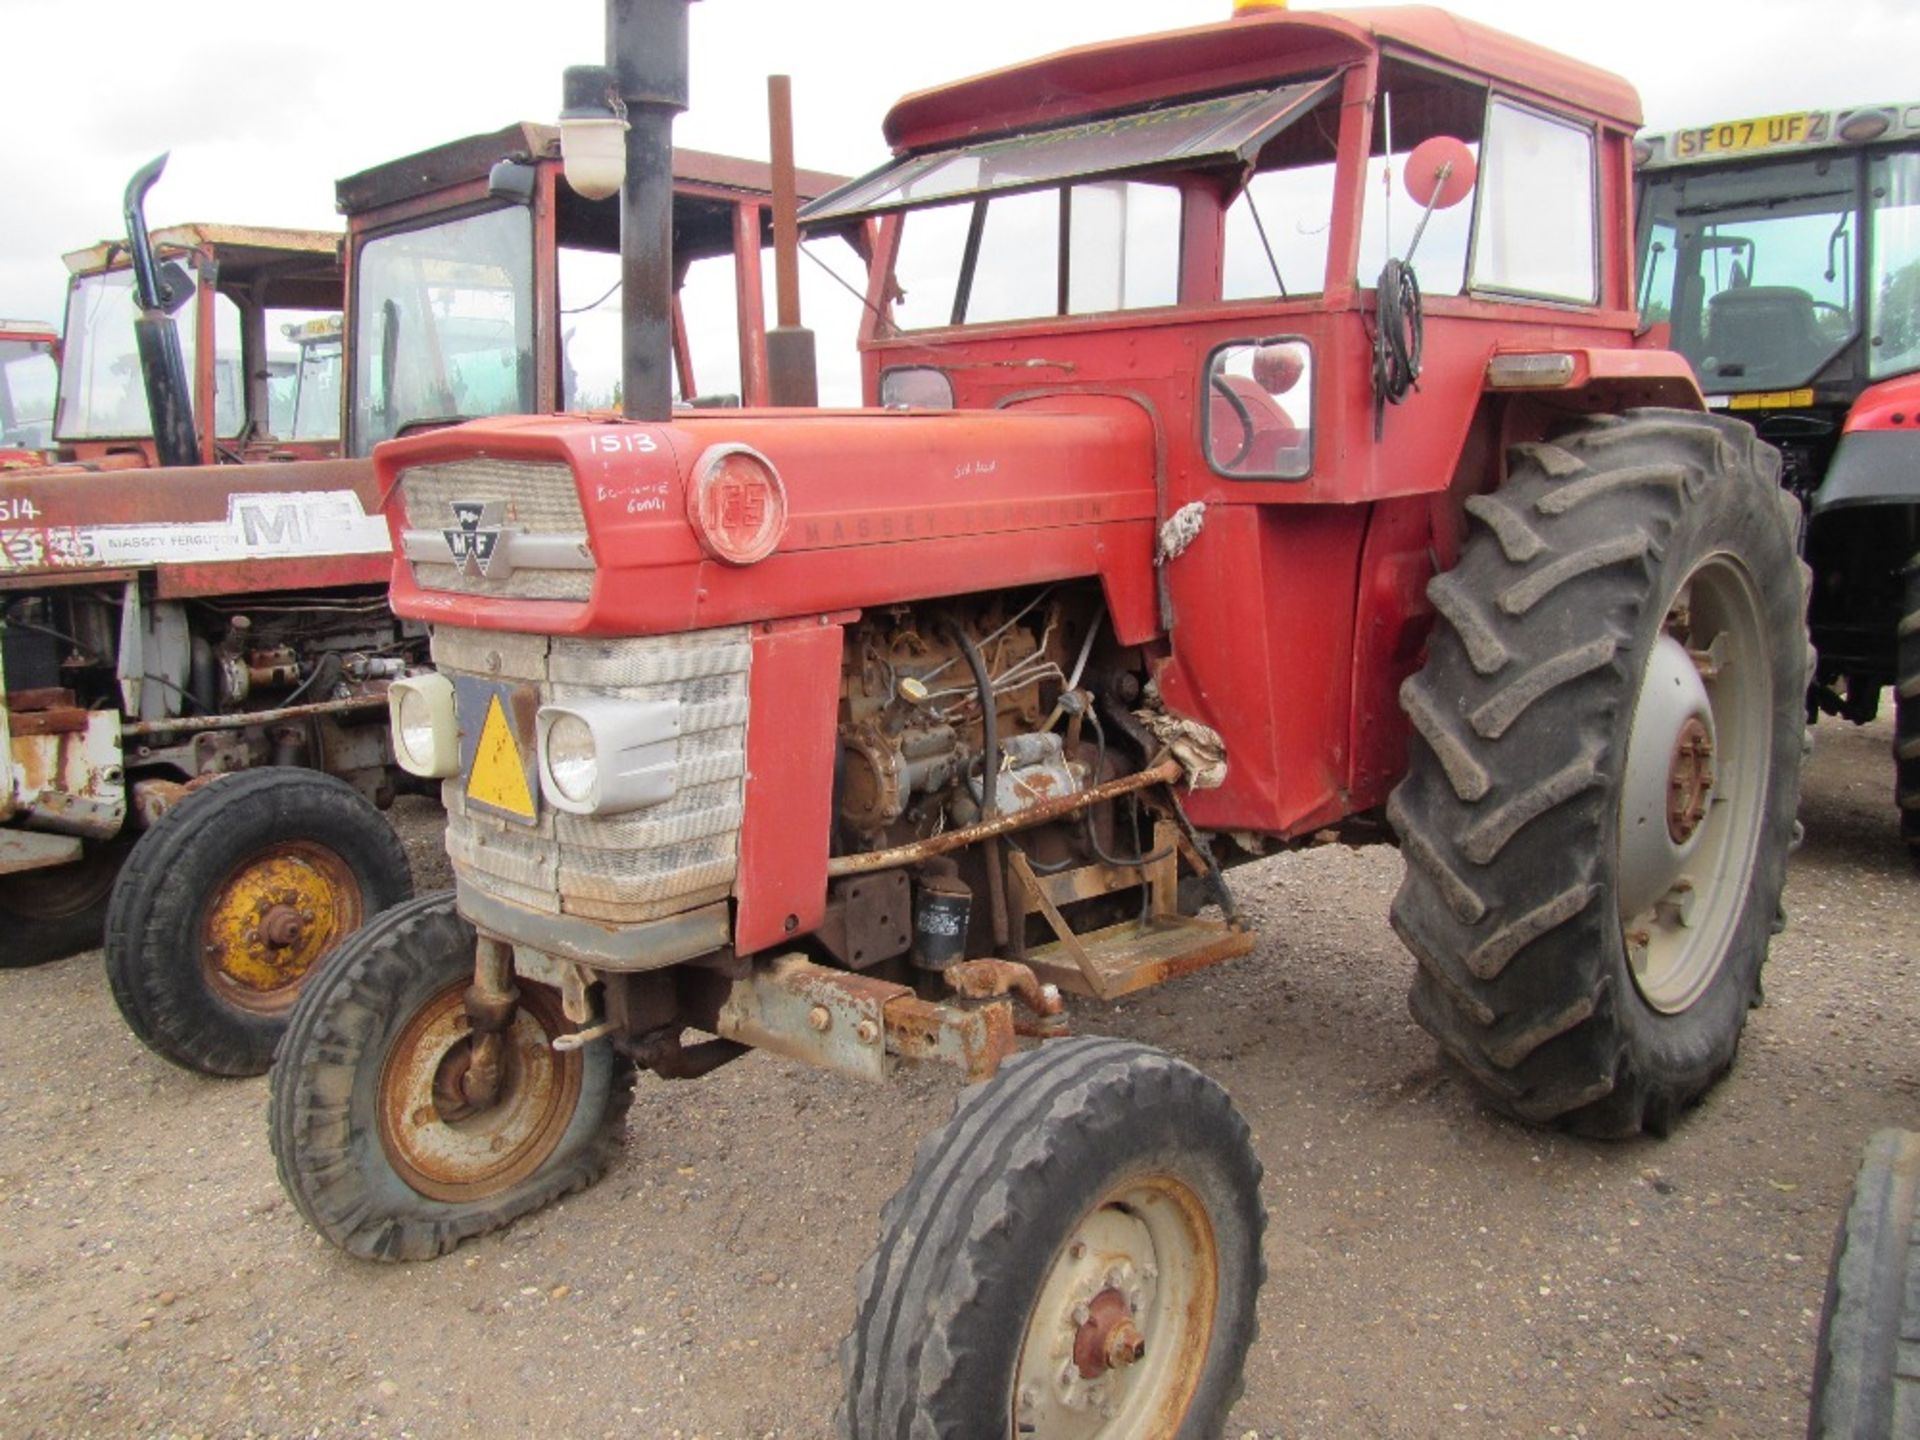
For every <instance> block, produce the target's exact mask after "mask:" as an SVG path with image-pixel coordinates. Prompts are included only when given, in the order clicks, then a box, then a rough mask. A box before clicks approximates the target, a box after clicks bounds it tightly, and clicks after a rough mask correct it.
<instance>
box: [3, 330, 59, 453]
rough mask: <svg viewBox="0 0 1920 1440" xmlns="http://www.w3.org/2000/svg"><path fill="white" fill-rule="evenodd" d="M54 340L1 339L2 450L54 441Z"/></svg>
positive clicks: (40, 447) (38, 446)
mask: <svg viewBox="0 0 1920 1440" xmlns="http://www.w3.org/2000/svg"><path fill="white" fill-rule="evenodd" d="M53 385H54V368H53V342H52V341H51V340H26V339H9V340H0V450H45V449H47V448H49V447H50V446H51V445H52V443H53Z"/></svg>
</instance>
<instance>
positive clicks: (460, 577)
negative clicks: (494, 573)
mask: <svg viewBox="0 0 1920 1440" xmlns="http://www.w3.org/2000/svg"><path fill="white" fill-rule="evenodd" d="M400 495H401V498H402V500H403V501H404V502H405V504H406V507H407V524H408V525H409V526H410V527H411V528H413V529H415V530H424V531H428V532H431V533H433V534H438V533H440V532H441V531H443V530H446V529H448V528H450V527H451V526H453V524H454V523H455V522H454V515H453V504H454V502H455V501H456V500H463V501H464V500H478V501H487V500H493V501H499V502H502V503H503V504H504V506H505V508H506V514H505V522H506V523H507V524H508V525H511V526H513V527H514V528H515V529H516V530H518V531H520V532H521V533H523V534H527V535H541V536H547V535H552V536H559V537H562V538H564V539H567V540H573V541H577V542H579V543H580V544H581V545H585V544H586V543H587V519H586V516H585V515H583V514H581V512H580V491H579V488H578V487H577V486H576V485H575V483H574V478H573V471H572V470H571V469H570V468H569V467H568V466H566V465H564V464H535V463H530V462H528V461H524V460H455V461H451V462H449V463H448V464H445V465H414V466H410V467H409V468H408V469H406V470H404V471H402V472H401V475H400ZM412 568H413V581H414V584H416V585H418V586H419V587H420V588H421V589H422V590H451V591H454V592H456V593H458V594H462V595H504V596H510V597H512V598H514V599H518V600H586V599H589V598H591V596H592V593H593V571H591V570H542V569H536V568H535V567H533V566H529V565H516V566H515V567H514V569H513V571H512V573H511V574H508V575H507V576H506V577H505V578H499V577H494V578H489V577H488V576H485V575H476V574H472V573H470V572H468V571H463V570H460V569H458V568H457V567H455V565H454V563H453V555H452V552H450V551H449V552H448V554H447V558H446V563H445V564H439V563H435V562H432V561H426V560H422V559H420V558H419V557H418V556H415V557H414V558H413V560H412Z"/></svg>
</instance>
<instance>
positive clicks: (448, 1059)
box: [378, 977, 585, 1204]
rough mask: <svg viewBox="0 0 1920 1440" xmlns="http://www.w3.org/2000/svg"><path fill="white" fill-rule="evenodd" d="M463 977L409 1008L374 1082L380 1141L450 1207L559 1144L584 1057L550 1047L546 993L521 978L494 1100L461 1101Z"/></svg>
mask: <svg viewBox="0 0 1920 1440" xmlns="http://www.w3.org/2000/svg"><path fill="white" fill-rule="evenodd" d="M467 983H468V982H467V979H466V978H465V977H462V978H461V979H459V980H457V981H455V982H454V983H452V984H450V985H448V986H447V987H446V988H444V989H442V990H441V991H440V992H439V993H438V994H436V995H434V996H433V997H432V998H430V999H429V1000H428V1001H427V1002H426V1003H425V1004H424V1005H422V1006H421V1007H420V1008H419V1010H417V1011H415V1012H414V1015H413V1017H412V1018H411V1019H410V1020H408V1022H407V1023H406V1025H405V1026H404V1027H403V1028H402V1029H401V1032H400V1034H399V1036H398V1037H397V1038H396V1039H395V1041H394V1043H393V1045H392V1046H391V1047H390V1048H389V1049H388V1051H387V1056H386V1060H385V1063H384V1064H383V1065H382V1066H381V1070H380V1081H379V1087H378V1095H379V1100H378V1113H379V1129H380V1143H381V1147H382V1149H383V1150H384V1151H385V1152H386V1156H387V1160H388V1162H389V1163H390V1164H392V1166H393V1168H394V1170H395V1171H396V1172H397V1173H398V1174H399V1175H400V1177H401V1179H403V1180H405V1181H406V1183H407V1184H408V1185H410V1186H411V1187H412V1188H413V1189H414V1190H416V1191H417V1192H419V1193H420V1194H422V1195H424V1196H426V1197H427V1198H428V1199H431V1200H440V1201H444V1202H446V1203H448V1204H459V1203H462V1202H466V1201H473V1200H484V1199H488V1198H490V1197H492V1196H495V1195H498V1194H500V1193H502V1192H503V1191H506V1190H509V1189H511V1188H512V1187H513V1186H515V1185H517V1184H519V1183H520V1182H522V1181H524V1180H526V1179H528V1178H530V1177H531V1176H533V1175H534V1174H536V1173H537V1172H538V1171H539V1170H540V1168H541V1167H542V1166H544V1165H545V1164H546V1163H547V1161H548V1160H549V1159H551V1158H552V1156H553V1154H554V1152H555V1151H556V1150H557V1149H558V1148H559V1146H560V1141H561V1139H562V1138H563V1137H564V1136H565V1134H566V1132H567V1127H568V1126H569V1125H570V1124H571V1123H572V1120H573V1113H574V1110H575V1109H576V1108H577V1107H578V1104H579V1100H580V1089H581V1081H582V1075H583V1072H584V1070H585V1061H584V1060H583V1058H582V1056H581V1054H580V1053H579V1052H578V1051H569V1052H564V1053H563V1052H560V1051H556V1050H554V1049H553V1046H552V1041H553V1037H554V1036H556V1035H558V1034H560V1033H561V1032H562V1031H563V1030H564V1029H565V1028H566V1025H565V1022H564V1017H563V1016H562V1015H561V1014H560V1010H559V1006H558V1004H557V1003H556V1001H555V998H554V996H553V994H552V992H551V991H549V990H547V989H546V988H545V987H543V986H537V985H531V984H527V983H524V982H523V983H522V984H521V985H520V986H519V990H520V1003H519V1005H518V1007H517V1008H516V1009H515V1011H514V1014H513V1018H512V1019H511V1020H510V1021H509V1022H508V1024H507V1028H506V1030H505V1032H504V1034H503V1036H502V1038H503V1040H504V1041H505V1045H504V1047H503V1052H502V1057H501V1077H500V1082H499V1088H498V1091H497V1093H496V1094H495V1096H494V1099H493V1101H492V1103H491V1104H489V1105H487V1106H485V1107H484V1108H481V1109H477V1110H469V1109H466V1108H465V1107H464V1106H462V1105H461V1104H460V1101H459V1099H458V1096H459V1093H460V1079H461V1076H462V1074H463V1073H464V1071H465V1068H466V1064H467V1060H468V1058H469V1056H470V1054H471V1049H472V1044H473V1039H474V1037H473V1032H472V1028H471V1026H470V1025H469V1023H468V1020H467V1011H466V990H467Z"/></svg>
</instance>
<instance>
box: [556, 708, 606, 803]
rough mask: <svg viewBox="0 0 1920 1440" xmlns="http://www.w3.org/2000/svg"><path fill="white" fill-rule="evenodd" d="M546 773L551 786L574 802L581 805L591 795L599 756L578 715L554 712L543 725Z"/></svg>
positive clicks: (596, 775) (586, 726) (589, 734)
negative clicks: (551, 721) (545, 736)
mask: <svg viewBox="0 0 1920 1440" xmlns="http://www.w3.org/2000/svg"><path fill="white" fill-rule="evenodd" d="M547 774H548V776H549V777H550V778H551V779H552V780H553V784H554V788H555V789H557V790H558V791H559V792H560V793H561V794H562V795H564V796H566V798H567V799H569V800H571V801H573V803H574V804H576V805H585V804H586V803H587V802H588V801H589V800H590V799H592V797H593V784H594V781H595V780H596V779H598V778H599V774H600V757H599V755H598V754H597V753H596V751H595V749H594V744H593V731H592V730H591V729H590V728H588V725H587V722H586V721H584V720H582V719H581V718H580V717H579V716H578V715H568V714H565V713H562V714H558V715H555V716H554V717H553V723H552V724H551V725H549V726H548V727H547Z"/></svg>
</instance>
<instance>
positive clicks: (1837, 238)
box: [1634, 105, 1920, 863]
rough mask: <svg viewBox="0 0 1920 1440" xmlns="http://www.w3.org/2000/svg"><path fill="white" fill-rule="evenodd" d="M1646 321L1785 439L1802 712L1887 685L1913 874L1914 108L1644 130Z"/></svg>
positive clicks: (1712, 398) (1917, 281) (1727, 398)
mask: <svg viewBox="0 0 1920 1440" xmlns="http://www.w3.org/2000/svg"><path fill="white" fill-rule="evenodd" d="M1634 150H1635V158H1636V160H1637V161H1638V166H1639V203H1638V205H1637V206H1636V213H1637V215H1638V216H1639V229H1640V234H1639V253H1640V313H1641V319H1642V321H1643V322H1644V323H1646V324H1648V325H1649V326H1650V327H1652V328H1653V332H1654V333H1656V334H1659V335H1662V336H1664V337H1665V338H1664V339H1663V340H1662V342H1661V343H1663V344H1667V343H1670V344H1671V345H1672V346H1673V348H1674V349H1675V350H1677V351H1679V352H1680V353H1681V354H1682V355H1685V356H1686V357H1687V359H1688V360H1689V361H1691V362H1692V363H1693V366H1694V369H1695V371H1696V372H1697V373H1698V375H1699V377H1700V383H1701V385H1702V387H1704V389H1705V390H1706V391H1707V404H1708V405H1709V407H1711V408H1715V409H1725V410H1727V411H1729V412H1731V413H1732V414H1734V415H1737V416H1739V417H1741V418H1742V419H1745V420H1749V421H1751V422H1752V424H1753V426H1754V428H1755V429H1756V430H1758V431H1759V432H1760V437H1761V439H1763V440H1766V441H1767V442H1769V443H1770V444H1772V445H1775V446H1777V447H1779V450H1780V454H1781V456H1782V458H1783V461H1784V472H1783V477H1782V482H1783V483H1784V484H1785V485H1786V487H1787V489H1788V490H1790V491H1791V492H1792V493H1793V494H1794V496H1795V497H1796V498H1797V499H1798V500H1799V501H1800V503H1801V505H1802V506H1803V507H1804V508H1805V509H1806V512H1807V515H1808V521H1807V533H1806V547H1805V548H1806V556H1807V561H1808V563H1809V564H1810V565H1811V566H1812V567H1813V599H1812V604H1811V606H1810V607H1809V622H1810V625H1811V627H1812V631H1813V644H1814V648H1815V650H1816V651H1817V653H1818V656H1819V658H1818V660H1817V662H1816V664H1815V667H1814V675H1813V686H1812V688H1811V690H1810V691H1809V692H1808V696H1807V706H1808V713H1809V715H1815V714H1826V715H1834V716H1838V717H1839V718H1841V719H1844V720H1851V721H1853V722H1854V723H1855V724H1865V723H1866V722H1867V721H1869V720H1871V719H1873V718H1874V716H1875V715H1876V714H1878V713H1879V708H1880V696H1881V692H1882V691H1884V690H1885V689H1887V688H1888V687H1889V686H1891V687H1893V690H1894V704H1895V711H1896V714H1895V739H1894V750H1895V755H1894V763H1895V771H1896V782H1895V789H1894V802H1895V804H1896V805H1897V807H1898V809H1899V812H1900V833H1901V835H1902V837H1903V838H1904V839H1905V841H1906V844H1907V848H1908V851H1909V852H1910V853H1911V854H1912V856H1913V858H1914V860H1915V861H1916V863H1920V105H1859V106H1854V107H1853V108H1851V109H1845V110H1832V111H1828V110H1815V111H1797V112H1795V113H1793V114H1788V115H1772V116H1765V117H1762V118H1760V119H1757V120H1736V121H1728V122H1723V123H1721V124H1718V125H1707V126H1701V127H1698V128H1694V129H1689V130H1676V131H1674V132H1673V133H1672V134H1670V135H1648V136H1643V137H1642V138H1641V139H1640V141H1639V142H1637V144H1636V145H1635V147H1634Z"/></svg>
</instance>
